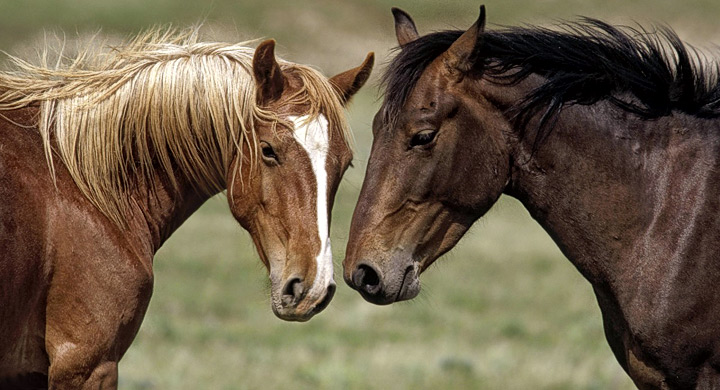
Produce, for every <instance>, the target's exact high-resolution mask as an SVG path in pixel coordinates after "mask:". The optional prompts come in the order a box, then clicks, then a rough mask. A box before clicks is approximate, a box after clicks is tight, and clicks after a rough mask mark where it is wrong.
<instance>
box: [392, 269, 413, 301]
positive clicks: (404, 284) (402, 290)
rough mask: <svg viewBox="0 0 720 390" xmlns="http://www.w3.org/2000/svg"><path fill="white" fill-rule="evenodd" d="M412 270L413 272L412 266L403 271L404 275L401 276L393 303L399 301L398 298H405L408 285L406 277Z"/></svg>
mask: <svg viewBox="0 0 720 390" xmlns="http://www.w3.org/2000/svg"><path fill="white" fill-rule="evenodd" d="M412 270H413V267H412V266H410V267H407V269H405V275H403V279H402V282H400V288H399V289H398V293H397V295H396V296H395V300H394V301H395V302H397V301H399V300H400V297H402V296H405V293H406V292H407V289H408V283H407V279H408V275H410V272H412Z"/></svg>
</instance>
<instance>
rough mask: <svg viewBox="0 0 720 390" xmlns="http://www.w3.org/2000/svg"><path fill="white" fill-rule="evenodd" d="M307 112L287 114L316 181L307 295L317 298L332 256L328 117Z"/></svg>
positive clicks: (326, 283) (329, 278) (330, 271)
mask: <svg viewBox="0 0 720 390" xmlns="http://www.w3.org/2000/svg"><path fill="white" fill-rule="evenodd" d="M308 118H309V117H308V116H307V115H305V116H301V117H296V116H290V117H289V118H288V119H290V120H291V121H292V122H293V124H294V125H295V139H296V140H297V141H298V143H299V144H300V145H301V146H302V147H303V148H304V149H305V151H306V152H307V153H308V156H309V157H310V162H311V163H312V170H313V173H315V181H316V182H317V205H316V209H317V227H318V236H319V238H320V253H318V255H317V257H316V258H315V261H316V264H317V271H316V272H315V280H314V281H313V285H312V288H311V289H310V291H309V292H308V296H309V297H310V298H315V299H320V298H323V297H324V295H325V290H326V289H327V287H328V286H329V285H330V284H332V283H333V260H332V250H331V249H330V232H329V227H328V211H327V210H328V204H327V203H328V200H327V170H326V169H325V162H326V160H327V152H328V150H329V149H330V137H329V134H328V121H327V119H326V118H325V116H323V115H318V117H317V118H315V119H313V120H312V121H308Z"/></svg>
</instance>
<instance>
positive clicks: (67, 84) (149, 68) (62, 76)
mask: <svg viewBox="0 0 720 390" xmlns="http://www.w3.org/2000/svg"><path fill="white" fill-rule="evenodd" d="M197 36H198V34H197V30H192V31H191V32H189V33H182V34H178V33H174V32H158V31H152V32H149V33H147V34H144V35H141V36H139V37H138V38H136V39H135V40H133V41H132V42H130V43H128V44H126V45H121V46H119V47H115V48H113V49H112V50H110V51H109V52H107V53H84V54H81V55H79V56H78V57H77V58H76V59H75V60H73V61H71V63H70V64H65V65H59V66H57V67H53V68H51V67H49V66H47V65H42V66H33V65H30V64H29V63H27V62H24V61H22V60H20V59H17V58H12V60H13V62H14V63H15V64H16V65H17V70H15V71H12V72H5V73H0V115H3V113H2V112H3V111H6V110H12V109H16V108H20V107H25V106H28V105H31V104H39V106H40V115H39V119H38V123H37V125H38V128H39V131H40V133H41V135H42V138H43V142H44V145H45V150H46V156H47V159H48V163H49V165H50V168H51V171H52V172H53V175H54V172H55V169H54V167H55V164H57V161H55V160H56V159H57V158H59V159H60V161H61V162H62V163H63V164H64V165H65V166H66V167H67V169H68V171H69V172H70V175H71V176H72V177H73V179H74V180H75V182H76V184H77V185H78V187H79V188H80V189H81V190H82V192H83V193H84V194H85V195H86V196H87V197H88V198H89V199H90V200H91V201H92V202H93V203H94V204H95V205H96V206H97V207H98V208H99V209H100V210H101V211H102V212H104V213H105V214H106V215H108V217H110V218H111V219H112V220H114V221H115V222H116V223H119V224H121V225H122V224H124V223H125V220H124V217H123V215H124V211H125V210H126V209H127V207H128V206H129V201H130V200H129V196H128V191H129V190H131V189H132V186H133V185H134V183H138V182H140V183H147V182H148V180H150V179H152V177H153V176H154V175H155V174H156V173H155V172H156V169H159V170H161V171H162V172H165V173H167V176H168V177H169V179H170V181H171V182H172V183H173V185H176V184H177V180H178V176H177V175H178V174H179V175H182V176H184V177H185V179H187V180H188V181H189V182H190V183H193V184H194V185H195V186H196V187H197V188H198V189H199V190H201V191H204V192H206V193H215V192H219V191H222V190H224V189H225V188H227V184H228V183H226V177H228V175H227V173H228V172H227V170H228V168H229V166H230V163H231V160H232V159H233V158H234V157H235V156H236V155H238V154H240V153H242V150H243V144H246V145H248V146H250V147H249V148H248V150H250V152H251V153H253V151H254V150H255V147H254V146H255V145H254V144H256V143H257V142H258V141H257V139H256V138H255V133H254V128H255V126H254V123H255V122H256V121H273V122H277V121H278V118H277V117H276V116H275V115H274V114H273V113H271V112H267V111H265V110H263V109H261V108H260V107H258V106H257V105H256V103H255V83H254V80H253V77H252V56H253V53H254V49H251V48H248V47H245V46H244V45H243V44H235V45H231V44H223V43H202V42H198V38H197ZM279 63H280V66H281V68H282V69H283V70H285V71H290V72H292V73H294V74H296V75H298V76H299V77H300V78H301V80H302V81H303V84H304V88H303V89H302V90H301V91H299V92H298V93H297V94H296V95H295V96H293V97H292V98H291V99H290V100H291V102H290V103H293V102H295V103H305V104H307V105H308V106H309V107H310V112H309V114H310V115H311V117H314V116H316V115H318V114H320V113H321V112H322V113H323V114H324V115H326V116H327V117H328V121H329V122H330V126H331V127H330V128H331V129H332V128H340V129H342V136H343V137H344V138H345V139H346V140H348V142H349V140H350V132H349V128H348V126H347V124H346V120H345V117H344V112H343V108H342V104H341V103H340V100H339V98H338V97H337V94H336V93H335V92H334V90H333V89H332V86H331V85H330V84H329V82H328V81H327V80H326V79H325V78H324V77H323V76H322V75H321V74H320V73H319V72H317V71H316V70H314V69H312V68H310V67H307V66H302V65H298V64H293V63H289V62H285V61H279ZM240 157H242V156H240ZM250 159H251V161H254V160H253V156H250ZM241 161H242V159H241ZM232 177H234V173H233V176H232Z"/></svg>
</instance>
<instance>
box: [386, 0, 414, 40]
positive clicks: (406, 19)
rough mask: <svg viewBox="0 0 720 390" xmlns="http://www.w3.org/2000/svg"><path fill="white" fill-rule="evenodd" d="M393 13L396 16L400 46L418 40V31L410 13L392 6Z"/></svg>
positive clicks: (396, 30) (396, 33)
mask: <svg viewBox="0 0 720 390" xmlns="http://www.w3.org/2000/svg"><path fill="white" fill-rule="evenodd" d="M392 13H393V17H394V18H395V36H397V41H398V44H399V45H400V47H403V46H405V45H407V44H408V43H410V42H412V41H414V40H416V39H417V38H418V32H417V28H416V27H415V22H414V21H413V20H412V18H411V17H410V15H408V13H407V12H405V11H403V10H401V9H400V8H395V7H393V8H392Z"/></svg>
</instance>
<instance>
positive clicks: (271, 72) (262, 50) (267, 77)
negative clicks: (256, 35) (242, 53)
mask: <svg viewBox="0 0 720 390" xmlns="http://www.w3.org/2000/svg"><path fill="white" fill-rule="evenodd" d="M253 76H254V77H255V83H256V84H257V92H256V98H257V102H258V104H259V105H261V106H266V105H268V104H269V103H272V102H274V101H275V100H277V99H280V96H281V95H282V93H283V89H284V87H285V77H284V76H283V74H282V70H280V65H278V63H277V61H276V60H275V40H273V39H269V40H267V41H265V42H263V43H261V44H260V45H258V47H257V48H256V49H255V55H253Z"/></svg>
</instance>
